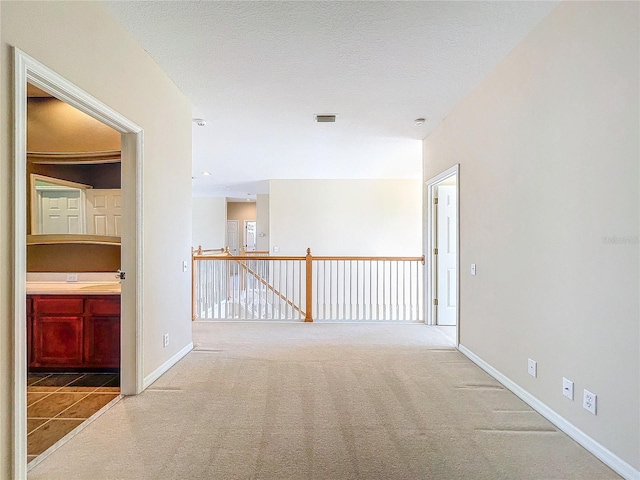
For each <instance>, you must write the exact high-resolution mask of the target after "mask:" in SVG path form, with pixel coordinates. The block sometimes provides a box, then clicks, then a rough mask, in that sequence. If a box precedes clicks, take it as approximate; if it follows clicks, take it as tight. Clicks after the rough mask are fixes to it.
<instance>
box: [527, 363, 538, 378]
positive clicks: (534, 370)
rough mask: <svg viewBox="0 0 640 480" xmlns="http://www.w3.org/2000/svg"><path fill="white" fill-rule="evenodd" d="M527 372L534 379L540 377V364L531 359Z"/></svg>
mask: <svg viewBox="0 0 640 480" xmlns="http://www.w3.org/2000/svg"><path fill="white" fill-rule="evenodd" d="M527 371H528V372H529V375H531V376H532V377H537V376H538V362H536V361H535V360H531V359H529V360H528V362H527Z"/></svg>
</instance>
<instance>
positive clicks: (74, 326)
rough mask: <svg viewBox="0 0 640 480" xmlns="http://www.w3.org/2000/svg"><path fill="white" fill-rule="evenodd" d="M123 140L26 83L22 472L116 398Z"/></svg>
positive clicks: (118, 385)
mask: <svg viewBox="0 0 640 480" xmlns="http://www.w3.org/2000/svg"><path fill="white" fill-rule="evenodd" d="M120 137H121V136H120V132H118V131H116V130H115V129H113V128H111V127H109V126H107V125H105V124H103V123H102V122H100V121H98V120H95V119H94V118H92V117H90V116H88V115H86V114H85V113H83V112H81V111H79V110H78V109H76V108H74V107H72V106H70V105H69V104H67V103H65V102H63V101H62V100H60V99H58V98H56V97H55V96H53V95H51V94H48V93H47V92H44V91H42V90H40V89H38V88H37V87H35V86H34V85H32V84H31V83H27V139H26V140H27V158H26V162H27V175H28V178H27V179H25V181H26V182H28V183H27V188H28V190H27V205H28V208H27V217H26V218H25V221H26V222H27V299H26V301H27V462H28V468H29V469H30V468H32V467H33V466H35V465H36V464H38V463H39V462H40V461H42V460H43V459H44V458H46V456H47V455H48V453H49V452H51V451H52V450H53V448H52V446H53V445H54V444H56V443H57V442H58V441H60V440H62V439H63V438H65V437H66V436H67V434H69V433H70V432H71V431H73V430H76V429H78V428H80V427H81V426H83V425H84V424H85V423H86V422H88V421H89V419H90V418H92V417H93V416H94V415H95V414H96V413H97V412H99V411H100V410H102V409H103V408H104V407H105V406H107V405H111V404H113V403H115V401H117V400H118V399H119V396H120V343H121V342H120V284H119V283H118V280H117V279H115V278H114V277H115V273H116V271H118V270H121V268H122V266H121V262H120V258H121V246H120V234H121V232H120V231H119V229H118V226H119V223H120V218H121V214H122V213H121V211H122V208H121V205H120V202H119V199H120V197H121V183H122V181H121V161H120V151H121V138H120ZM79 182H82V183H79ZM29 217H30V218H29Z"/></svg>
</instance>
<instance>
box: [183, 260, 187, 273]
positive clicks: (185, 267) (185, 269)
mask: <svg viewBox="0 0 640 480" xmlns="http://www.w3.org/2000/svg"><path fill="white" fill-rule="evenodd" d="M182 271H183V272H186V271H187V261H186V260H183V261H182Z"/></svg>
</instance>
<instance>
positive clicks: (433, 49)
mask: <svg viewBox="0 0 640 480" xmlns="http://www.w3.org/2000/svg"><path fill="white" fill-rule="evenodd" d="M556 3H557V2H538V1H535V2H528V1H516V2H478V1H473V2H458V1H450V2H429V1H422V2H396V1H394V2H382V1H380V2H361V1H354V2H351V1H337V2H333V1H315V2H270V1H260V2H213V1H205V2H195V1H189V2H177V1H168V2H160V1H153V2H136V1H124V2H119V1H115V2H114V1H109V2H103V5H104V7H105V8H106V9H107V10H108V11H109V12H110V13H111V14H112V15H114V16H115V17H116V19H117V20H118V21H119V22H120V23H121V24H122V25H123V27H124V28H125V29H127V30H128V31H129V32H131V34H132V35H133V36H134V37H135V38H136V39H137V41H138V42H139V43H140V44H141V45H142V46H143V47H144V48H145V49H146V50H147V51H148V52H149V54H150V55H151V56H152V57H153V58H154V59H155V61H156V62H157V63H158V64H159V65H160V66H161V67H162V69H163V70H164V71H165V72H167V74H168V75H169V77H170V78H171V79H172V80H173V81H174V82H175V84H176V85H177V86H178V87H179V88H180V90H181V91H182V92H183V93H184V94H185V95H186V96H187V97H189V98H190V100H191V102H192V103H193V108H194V111H193V113H194V117H199V118H204V119H206V120H207V125H206V126H204V127H197V126H195V124H194V127H193V166H192V169H193V170H192V171H193V176H194V177H195V178H194V180H193V192H194V195H224V196H243V195H244V194H246V193H252V194H255V193H264V192H266V190H265V189H266V184H267V182H266V180H268V179H276V178H277V179H281V178H419V177H420V175H421V162H422V160H421V155H422V154H421V152H422V146H421V140H422V139H423V138H424V137H426V136H427V135H428V134H429V132H430V131H432V130H433V129H434V128H435V126H436V125H437V124H438V123H439V122H440V121H441V120H442V119H443V118H444V117H445V116H446V115H447V114H448V113H449V112H450V111H451V110H452V109H453V108H454V107H455V105H456V104H457V103H458V102H459V101H461V100H462V99H463V98H464V97H465V96H466V95H467V94H468V93H469V92H470V91H471V90H472V89H473V87H474V86H476V85H477V84H478V83H479V82H480V81H481V80H482V79H483V78H484V77H485V76H486V75H487V73H489V72H490V71H491V70H492V69H493V68H494V67H495V66H496V65H497V64H498V63H499V62H500V60H502V59H503V58H504V57H505V56H506V55H507V54H508V52H509V51H510V50H511V49H512V48H513V47H514V46H515V45H517V44H518V43H519V42H520V41H521V40H522V39H523V38H524V37H525V36H526V35H527V33H528V32H529V31H531V29H532V28H533V27H534V26H535V25H536V24H537V23H538V22H539V21H540V20H541V19H542V18H543V17H544V16H546V15H547V14H548V13H549V12H550V11H551V9H552V8H553V7H554V6H555V5H556ZM315 113H335V114H337V115H338V118H337V121H336V123H333V124H331V123H324V124H317V123H315V122H314V120H313V115H314V114H315ZM419 117H425V118H426V122H425V124H424V125H422V126H416V125H414V119H416V118H419ZM203 171H209V172H211V176H208V177H205V176H202V175H201V174H202V172H203Z"/></svg>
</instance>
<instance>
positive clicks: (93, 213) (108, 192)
mask: <svg viewBox="0 0 640 480" xmlns="http://www.w3.org/2000/svg"><path fill="white" fill-rule="evenodd" d="M86 197H87V233H88V234H90V235H115V236H117V237H119V236H121V221H122V195H121V193H120V189H119V188H114V189H102V188H94V189H89V190H87V192H86Z"/></svg>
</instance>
